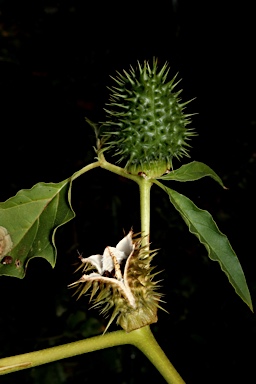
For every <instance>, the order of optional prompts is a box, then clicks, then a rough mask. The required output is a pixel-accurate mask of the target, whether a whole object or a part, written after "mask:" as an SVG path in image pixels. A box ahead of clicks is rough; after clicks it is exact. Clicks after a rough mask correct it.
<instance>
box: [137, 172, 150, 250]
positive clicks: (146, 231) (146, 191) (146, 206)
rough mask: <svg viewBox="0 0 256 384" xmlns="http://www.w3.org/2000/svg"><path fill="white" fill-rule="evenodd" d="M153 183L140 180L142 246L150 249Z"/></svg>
mask: <svg viewBox="0 0 256 384" xmlns="http://www.w3.org/2000/svg"><path fill="white" fill-rule="evenodd" d="M151 186H152V182H150V181H149V180H146V179H143V178H141V179H140V182H139V188H140V220H141V234H142V246H146V247H147V248H148V249H149V236H150V189H151Z"/></svg>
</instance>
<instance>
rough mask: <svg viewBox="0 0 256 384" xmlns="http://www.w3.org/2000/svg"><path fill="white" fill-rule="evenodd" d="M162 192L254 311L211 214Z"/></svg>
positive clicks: (170, 191)
mask: <svg viewBox="0 0 256 384" xmlns="http://www.w3.org/2000/svg"><path fill="white" fill-rule="evenodd" d="M164 189H165V190H166V192H167V193H168V195H169V198H170V201H171V203H172V204H173V205H174V207H175V208H176V209H177V211H178V212H179V213H180V215H181V217H182V218H183V220H184V221H185V223H186V224H187V225H188V227H189V231H190V232H191V233H193V234H194V235H196V236H197V237H198V239H199V241H200V242H201V243H202V244H203V245H204V246H205V248H206V249H207V251H208V256H209V258H210V259H211V260H214V261H218V262H219V264H220V267H221V269H222V270H223V272H225V274H226V275H227V277H228V279H229V282H230V283H231V284H232V286H233V287H234V289H235V291H236V293H237V294H238V295H239V296H240V298H241V299H242V300H243V301H244V302H245V303H246V304H247V305H248V306H249V308H250V309H251V310H253V307H252V301H251V296H250V292H249V289H248V286H247V283H246V280H245V276H244V273H243V270H242V267H241V264H240V262H239V260H238V258H237V256H236V254H235V252H234V250H233V249H232V247H231V245H230V243H229V240H228V238H227V237H226V236H225V235H224V234H223V233H221V232H220V230H219V229H218V227H217V225H216V223H215V222H214V220H213V218H212V216H211V215H210V213H209V212H208V211H205V210H202V209H200V208H198V207H197V206H196V205H195V204H194V203H193V202H192V201H191V200H190V199H189V198H187V197H186V196H184V195H182V194H180V193H178V192H177V191H174V190H173V189H170V188H167V187H165V188H164Z"/></svg>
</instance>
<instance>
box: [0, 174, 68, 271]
mask: <svg viewBox="0 0 256 384" xmlns="http://www.w3.org/2000/svg"><path fill="white" fill-rule="evenodd" d="M70 188H71V181H70V179H66V180H64V181H62V182H60V183H57V184H55V183H38V184H36V185H34V186H33V187H32V188H31V189H24V190H21V191H19V192H18V193H17V194H16V195H15V196H14V197H11V198H10V199H8V200H7V201H5V202H3V203H0V226H1V227H3V228H5V229H6V230H7V231H8V233H9V236H10V238H11V241H12V247H11V250H10V251H9V252H8V256H10V258H9V260H8V263H5V259H6V255H5V254H2V255H1V264H0V275H6V276H14V277H18V278H23V277H24V276H25V272H26V268H27V264H28V262H29V260H30V259H32V258H34V257H42V258H44V259H46V260H47V261H48V262H49V263H50V264H51V266H52V267H54V266H55V263H56V256H57V251H56V247H55V232H56V230H57V228H58V227H60V226H61V225H63V224H65V223H67V222H68V221H70V220H71V219H73V217H74V216H75V213H74V211H73V209H72V207H71V201H70ZM9 261H10V263H9Z"/></svg>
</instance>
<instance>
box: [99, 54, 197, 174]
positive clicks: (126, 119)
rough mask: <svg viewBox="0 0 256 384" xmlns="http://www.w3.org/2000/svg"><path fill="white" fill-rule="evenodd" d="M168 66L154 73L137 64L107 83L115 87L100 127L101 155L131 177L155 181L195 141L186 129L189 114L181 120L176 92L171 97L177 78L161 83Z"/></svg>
mask: <svg viewBox="0 0 256 384" xmlns="http://www.w3.org/2000/svg"><path fill="white" fill-rule="evenodd" d="M168 72H169V66H168V64H167V63H165V64H164V65H163V67H162V69H161V70H160V71H159V72H158V71H157V60H155V59H154V60H153V66H152V68H150V66H149V63H148V62H145V63H144V66H141V64H140V63H139V62H138V67H137V68H136V70H134V69H133V67H131V68H130V70H129V72H126V71H125V70H124V71H123V73H124V74H120V73H119V72H117V74H118V76H117V77H116V78H113V77H112V79H113V80H114V81H115V83H116V86H113V87H112V88H109V89H110V92H111V94H110V102H109V103H108V104H106V106H107V108H106V109H105V111H106V113H107V121H106V122H104V123H103V124H102V126H101V130H102V132H103V137H104V138H105V145H106V147H105V148H103V149H104V150H105V151H110V152H111V153H112V155H115V156H118V157H119V159H118V160H117V162H118V163H119V162H122V161H125V168H126V170H127V171H128V172H130V173H132V174H138V173H140V172H143V173H144V174H146V175H147V176H148V177H158V176H160V175H162V174H163V173H165V172H166V171H168V170H169V169H170V168H172V159H173V158H175V157H176V158H178V159H179V158H181V157H182V156H183V155H185V156H189V155H188V147H190V145H189V144H188V142H187V141H188V140H189V139H190V137H191V136H193V135H194V133H193V130H192V129H188V128H187V125H188V124H189V123H190V119H189V117H190V116H191V114H185V113H184V108H185V106H186V104H188V103H189V101H188V102H185V103H181V102H180V98H179V95H180V93H181V91H178V92H174V88H175V86H176V85H177V84H178V82H176V83H175V79H176V76H175V77H174V78H173V79H172V80H171V81H169V82H167V83H166V79H167V75H168Z"/></svg>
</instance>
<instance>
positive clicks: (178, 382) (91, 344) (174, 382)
mask: <svg viewBox="0 0 256 384" xmlns="http://www.w3.org/2000/svg"><path fill="white" fill-rule="evenodd" d="M124 344H131V345H134V346H135V347H137V348H138V349H139V350H140V351H141V352H143V353H144V354H145V356H146V357H147V358H148V359H149V360H150V361H151V362H152V364H153V365H154V366H155V367H156V368H157V370H158V371H159V372H160V373H161V374H162V376H163V377H164V378H165V380H166V381H167V383H169V384H182V383H184V381H183V380H182V378H181V377H180V375H179V374H178V372H177V371H176V370H175V368H174V367H173V366H172V364H171V363H170V362H169V360H168V359H167V357H166V355H165V354H164V352H163V351H162V349H161V348H160V346H159V345H158V343H157V341H156V340H155V338H154V336H153V334H152V333H151V331H150V328H149V327H143V328H141V329H138V330H136V331H133V332H130V333H126V332H125V331H116V332H110V333H106V334H104V335H100V336H94V337H91V338H89V339H85V340H80V341H75V342H73V343H69V344H64V345H60V346H57V347H51V348H47V349H42V350H40V351H36V352H30V353H24V354H22V355H17V356H12V357H5V358H3V359H0V374H1V375H4V374H7V373H11V372H15V371H19V370H22V369H26V368H32V367H36V366H39V365H43V364H46V363H50V362H53V361H57V360H61V359H66V358H69V357H72V356H77V355H82V354H84V353H87V352H94V351H97V350H100V349H104V348H110V347H115V346H118V345H124Z"/></svg>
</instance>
